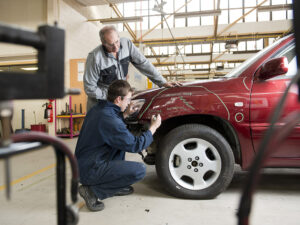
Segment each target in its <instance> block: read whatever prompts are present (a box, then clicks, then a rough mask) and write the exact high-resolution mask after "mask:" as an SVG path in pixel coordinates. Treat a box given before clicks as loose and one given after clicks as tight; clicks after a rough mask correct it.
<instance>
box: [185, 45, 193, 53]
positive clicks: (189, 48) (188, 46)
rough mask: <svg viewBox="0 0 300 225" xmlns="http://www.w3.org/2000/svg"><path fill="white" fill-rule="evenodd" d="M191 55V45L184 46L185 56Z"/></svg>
mask: <svg viewBox="0 0 300 225" xmlns="http://www.w3.org/2000/svg"><path fill="white" fill-rule="evenodd" d="M190 53H192V45H186V46H185V54H190Z"/></svg>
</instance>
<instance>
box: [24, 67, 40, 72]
mask: <svg viewBox="0 0 300 225" xmlns="http://www.w3.org/2000/svg"><path fill="white" fill-rule="evenodd" d="M21 70H27V71H32V70H38V68H37V67H23V68H21Z"/></svg>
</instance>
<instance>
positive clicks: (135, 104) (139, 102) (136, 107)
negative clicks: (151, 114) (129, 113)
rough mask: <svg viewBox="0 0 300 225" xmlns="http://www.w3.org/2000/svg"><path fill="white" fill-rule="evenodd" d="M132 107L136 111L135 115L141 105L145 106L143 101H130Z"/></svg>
mask: <svg viewBox="0 0 300 225" xmlns="http://www.w3.org/2000/svg"><path fill="white" fill-rule="evenodd" d="M131 103H133V107H134V108H135V109H136V113H139V112H140V110H141V108H142V107H143V105H144V104H145V99H134V100H131Z"/></svg>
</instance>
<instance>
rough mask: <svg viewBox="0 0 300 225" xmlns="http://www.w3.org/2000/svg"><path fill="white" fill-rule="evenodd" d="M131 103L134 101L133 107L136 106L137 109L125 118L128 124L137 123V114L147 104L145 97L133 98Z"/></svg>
mask: <svg viewBox="0 0 300 225" xmlns="http://www.w3.org/2000/svg"><path fill="white" fill-rule="evenodd" d="M131 103H133V107H134V108H135V110H136V111H135V112H134V113H132V114H131V115H130V116H128V117H127V118H126V119H125V121H126V123H127V124H129V123H137V116H138V114H139V112H140V111H141V109H142V107H143V105H144V104H145V99H134V100H131Z"/></svg>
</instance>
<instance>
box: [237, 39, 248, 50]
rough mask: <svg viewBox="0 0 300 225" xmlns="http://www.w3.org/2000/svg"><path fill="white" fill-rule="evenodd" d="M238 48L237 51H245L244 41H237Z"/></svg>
mask: <svg viewBox="0 0 300 225" xmlns="http://www.w3.org/2000/svg"><path fill="white" fill-rule="evenodd" d="M238 50H239V51H245V50H246V43H245V42H244V41H241V42H239V44H238Z"/></svg>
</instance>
